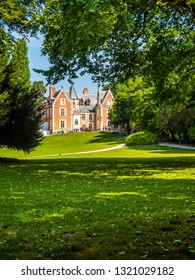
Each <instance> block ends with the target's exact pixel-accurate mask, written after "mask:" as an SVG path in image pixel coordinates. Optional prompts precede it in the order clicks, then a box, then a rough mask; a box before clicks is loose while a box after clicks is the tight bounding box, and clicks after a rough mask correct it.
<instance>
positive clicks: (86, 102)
mask: <svg viewBox="0 0 195 280" xmlns="http://www.w3.org/2000/svg"><path fill="white" fill-rule="evenodd" d="M85 105H86V106H90V100H89V98H88V99H87V100H86V101H85Z"/></svg>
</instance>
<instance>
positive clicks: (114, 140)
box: [86, 131, 125, 145]
mask: <svg viewBox="0 0 195 280" xmlns="http://www.w3.org/2000/svg"><path fill="white" fill-rule="evenodd" d="M109 142H110V145H113V144H121V143H124V142H125V137H124V136H119V135H115V134H113V133H112V132H111V131H101V132H100V133H99V135H96V136H94V137H93V138H92V139H91V140H90V141H89V142H87V143H86V144H90V143H109Z"/></svg>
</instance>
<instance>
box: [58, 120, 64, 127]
mask: <svg viewBox="0 0 195 280" xmlns="http://www.w3.org/2000/svg"><path fill="white" fill-rule="evenodd" d="M62 122H64V125H63V126H62ZM59 127H60V128H62V129H63V128H66V120H60V121H59Z"/></svg>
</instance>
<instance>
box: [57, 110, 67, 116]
mask: <svg viewBox="0 0 195 280" xmlns="http://www.w3.org/2000/svg"><path fill="white" fill-rule="evenodd" d="M62 110H64V114H62ZM59 115H60V116H66V108H60V109H59Z"/></svg>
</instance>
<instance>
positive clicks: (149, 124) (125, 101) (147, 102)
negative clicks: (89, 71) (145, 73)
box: [109, 77, 155, 132]
mask: <svg viewBox="0 0 195 280" xmlns="http://www.w3.org/2000/svg"><path fill="white" fill-rule="evenodd" d="M153 91H154V88H153V87H152V86H151V85H150V84H148V83H147V82H145V81H144V80H143V78H141V77H135V78H134V79H132V78H131V79H128V81H127V82H126V83H122V84H117V85H116V87H115V103H114V106H113V109H112V110H111V112H110V116H109V117H110V119H111V122H112V124H114V125H122V126H124V127H126V128H127V132H130V131H131V130H135V131H139V130H143V129H148V130H151V131H155V125H154V121H153V119H154V115H155V113H154V112H155V102H154V101H153V99H152V97H153V95H152V94H153Z"/></svg>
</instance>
